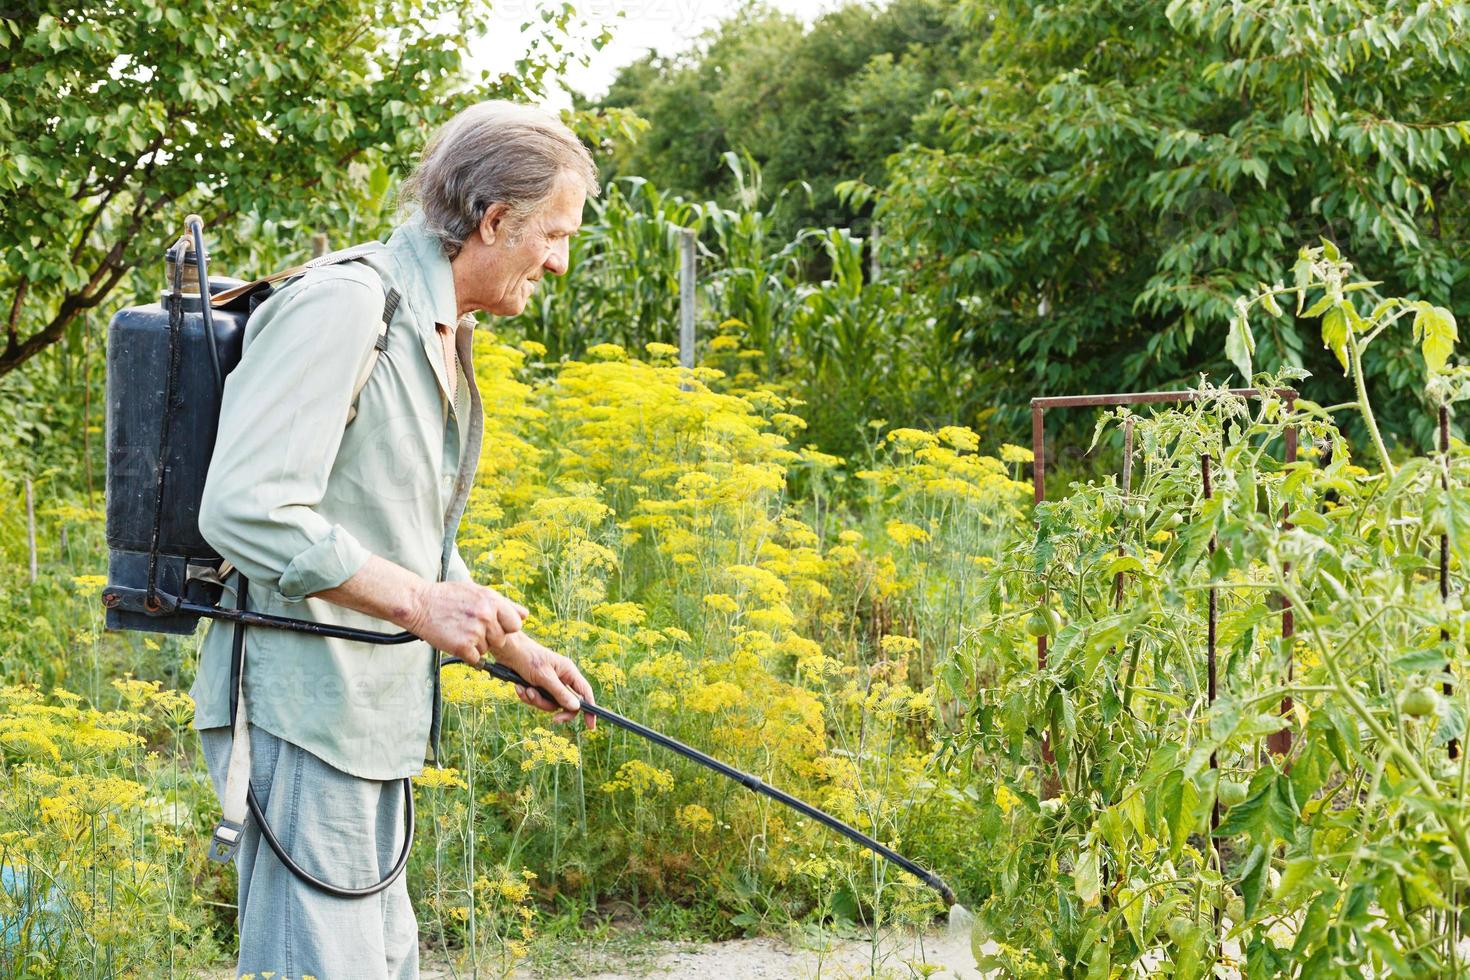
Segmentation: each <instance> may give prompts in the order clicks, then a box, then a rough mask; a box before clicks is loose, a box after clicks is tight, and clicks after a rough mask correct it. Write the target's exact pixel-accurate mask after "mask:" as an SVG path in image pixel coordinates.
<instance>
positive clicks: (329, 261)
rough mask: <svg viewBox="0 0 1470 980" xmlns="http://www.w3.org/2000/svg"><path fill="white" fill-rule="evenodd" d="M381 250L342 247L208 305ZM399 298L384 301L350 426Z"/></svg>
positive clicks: (369, 245) (392, 294) (373, 245)
mask: <svg viewBox="0 0 1470 980" xmlns="http://www.w3.org/2000/svg"><path fill="white" fill-rule="evenodd" d="M382 248H383V243H382V242H363V243H362V244H361V245H353V246H351V247H350V248H343V249H338V250H337V251H335V252H328V253H327V254H326V255H321V256H318V257H317V258H314V259H312V260H311V261H310V262H304V263H302V264H301V265H293V266H291V267H290V268H289V269H282V270H281V271H279V272H273V273H271V274H270V275H268V276H262V277H261V278H259V279H256V280H255V281H254V282H247V283H245V284H244V285H243V286H235V287H234V288H232V289H226V290H223V291H221V292H218V293H215V294H214V295H213V296H211V297H210V300H209V305H211V306H224V305H225V304H227V303H229V302H230V301H232V300H234V299H237V298H239V297H241V296H244V295H245V294H247V293H249V292H251V291H253V290H256V289H259V288H260V287H261V286H265V285H268V284H274V283H278V282H281V281H282V280H285V279H291V278H294V277H296V276H299V275H302V274H303V273H305V272H307V271H308V270H310V269H315V268H317V267H318V266H324V265H338V264H340V263H342V262H352V261H356V260H358V259H363V260H366V259H368V257H369V256H371V255H374V254H375V253H377V252H379V251H381V250H382ZM366 264H367V265H369V266H372V267H373V269H374V271H377V268H376V266H374V264H373V263H372V262H371V261H367V262H366ZM399 299H400V295H399V292H398V290H397V289H390V290H388V295H387V296H386V297H385V298H384V301H383V322H382V326H380V327H379V328H378V339H377V341H376V342H374V344H373V349H372V350H371V351H370V352H369V353H368V359H367V363H366V364H364V365H363V368H362V372H361V373H360V374H358V376H357V381H356V382H355V383H354V384H353V386H352V407H351V408H349V409H348V410H347V424H348V425H351V424H352V420H353V419H355V418H357V396H358V395H360V394H362V389H363V388H364V387H366V385H367V383H368V378H369V377H371V376H372V373H373V368H375V367H377V366H378V355H380V354H381V353H382V352H383V351H385V350H387V349H388V324H390V323H392V322H393V314H394V313H396V312H397V311H398V301H399Z"/></svg>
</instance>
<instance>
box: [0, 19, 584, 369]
mask: <svg viewBox="0 0 1470 980" xmlns="http://www.w3.org/2000/svg"><path fill="white" fill-rule="evenodd" d="M487 16H488V11H487V8H486V7H485V5H483V4H479V3H474V2H469V0H425V2H422V3H414V4H408V3H401V2H390V0H331V2H326V3H314V4H305V5H295V6H293V5H289V4H285V5H283V4H277V3H269V2H265V0H239V2H236V3H231V4H218V3H205V2H204V0H182V2H175V3H169V4H160V3H155V2H152V0H102V2H98V3H89V4H60V3H51V4H45V5H41V4H32V5H29V6H23V7H22V8H21V9H19V10H18V11H12V12H11V13H10V14H9V15H8V16H7V19H5V20H3V21H0V145H3V146H4V147H5V152H4V153H3V154H0V257H3V263H0V297H4V299H0V317H4V323H5V339H4V343H3V348H0V376H3V375H5V374H7V373H8V372H10V371H12V370H14V369H15V368H16V367H18V366H19V365H21V364H23V363H24V362H25V361H27V360H28V359H30V358H31V357H33V356H35V355H36V354H37V353H39V352H41V351H42V350H44V349H46V348H47V347H48V346H50V345H52V344H55V343H56V342H57V341H58V340H60V339H61V338H62V337H63V336H65V335H66V333H67V331H68V328H70V327H73V326H74V325H75V324H76V323H77V320H78V317H79V316H80V315H81V314H82V313H83V312H84V311H86V310H89V309H93V308H95V307H97V306H99V304H101V303H103V302H104V301H105V300H106V299H107V298H108V296H109V295H111V294H112V292H113V290H114V289H115V288H117V287H118V285H119V284H120V283H123V282H124V280H125V277H127V276H128V275H129V273H130V272H131V271H132V270H134V269H137V268H139V267H140V266H144V267H149V268H151V267H152V266H153V264H154V263H156V261H157V260H158V258H159V257H160V255H161V254H162V252H163V250H164V249H165V248H166V247H167V245H168V243H169V242H170V240H171V239H172V238H173V237H174V236H175V235H177V234H178V232H179V230H180V228H181V226H182V218H183V216H184V215H185V214H186V213H187V212H189V211H197V212H199V213H200V214H201V215H203V217H204V218H205V220H206V222H207V223H208V224H210V225H211V226H213V227H214V228H216V229H219V230H220V235H219V237H220V241H219V242H218V243H217V247H218V251H219V252H220V253H221V257H223V258H224V259H226V260H227V261H228V259H230V258H231V257H232V255H234V256H239V255H240V254H241V249H242V248H243V247H245V246H246V242H245V239H242V238H241V237H239V236H231V235H228V234H227V233H228V232H234V231H239V230H240V229H241V228H242V227H243V225H242V224H241V221H243V220H244V219H247V218H248V220H249V227H251V228H253V229H255V230H257V231H259V230H260V229H270V228H273V227H275V226H276V224H277V223H279V222H287V223H290V224H291V225H292V226H293V227H294V226H295V225H297V224H300V225H306V226H311V225H315V224H319V223H320V224H323V225H326V226H328V227H332V228H334V229H341V228H342V227H343V226H344V224H347V223H348V219H349V218H350V217H351V216H352V214H353V213H354V210H355V209H356V208H357V207H358V206H359V205H361V204H363V203H365V202H371V203H373V204H374V205H376V204H377V203H378V202H380V201H381V199H382V196H383V193H384V191H385V189H386V187H387V186H388V184H389V179H390V177H389V175H390V172H391V171H392V170H393V169H394V168H400V169H401V168H402V167H403V166H404V165H405V164H406V163H408V162H409V161H411V159H412V157H413V155H414V154H415V153H416V151H417V150H418V149H419V148H420V147H421V145H422V143H423V141H424V139H425V137H426V136H427V135H428V133H429V132H430V131H431V128H432V126H433V125H434V124H435V123H436V122H438V121H439V120H441V119H443V118H444V117H446V116H447V115H448V114H449V113H451V112H453V111H454V110H456V109H457V108H459V107H460V106H461V105H462V104H463V103H465V102H467V101H471V100H475V99H481V98H488V97H510V98H514V97H524V96H527V95H531V94H534V93H535V92H537V91H538V90H539V87H540V85H541V82H542V79H543V77H544V75H545V73H546V72H547V71H549V70H551V69H552V68H554V67H555V66H557V65H559V64H561V63H563V62H565V61H566V60H567V59H568V58H569V57H571V56H572V54H571V48H569V47H567V46H566V45H564V44H562V43H561V42H562V41H563V40H564V38H565V35H566V33H567V29H568V26H569V25H570V24H571V23H572V19H573V17H574V13H573V11H572V9H571V7H570V6H563V7H562V8H560V11H559V13H558V14H557V16H555V17H554V18H552V19H551V20H549V21H547V22H546V23H544V24H543V25H542V27H541V30H542V32H543V33H542V34H541V35H539V36H538V37H537V38H535V39H534V40H533V43H532V47H531V52H530V54H528V56H527V57H526V58H525V59H524V60H523V61H522V62H521V64H520V65H519V66H518V73H517V74H514V75H503V76H500V77H493V78H492V77H490V76H489V75H488V73H483V72H482V73H480V77H478V78H477V79H470V78H467V77H466V76H467V73H466V72H465V70H464V64H463V59H464V55H465V51H466V45H467V43H468V40H469V39H470V38H472V37H474V36H475V35H476V34H478V33H480V32H482V31H483V29H484V26H485V22H486V18H487ZM349 168H351V169H349ZM349 175H350V177H349ZM255 244H258V243H255ZM252 247H253V246H252ZM250 254H251V255H252V256H253V255H254V253H250ZM227 267H228V266H227V265H222V268H227ZM242 267H243V266H242ZM140 288H141V285H140Z"/></svg>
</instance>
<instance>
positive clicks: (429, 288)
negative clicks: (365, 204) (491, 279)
mask: <svg viewBox="0 0 1470 980" xmlns="http://www.w3.org/2000/svg"><path fill="white" fill-rule="evenodd" d="M388 247H389V248H391V249H395V250H398V251H400V252H401V254H402V256H403V258H404V259H406V260H407V261H405V262H404V263H403V264H404V265H406V266H408V267H409V268H411V269H412V270H413V274H414V275H416V276H417V277H418V280H419V282H418V285H419V289H420V290H422V293H423V298H424V299H425V300H426V301H427V304H428V308H429V311H430V312H431V313H432V315H433V317H434V321H435V322H436V323H439V324H441V325H443V326H445V327H448V328H449V329H450V330H453V329H454V328H455V325H456V324H457V323H458V322H459V316H458V310H459V306H458V304H457V303H456V302H455V297H454V271H453V270H452V269H451V268H450V265H449V260H448V259H446V258H445V257H444V253H443V252H442V251H441V250H440V248H439V239H438V238H437V237H436V236H435V235H434V234H433V233H432V232H430V231H429V229H428V228H427V227H426V226H425V223H424V214H423V212H422V211H415V212H414V213H413V215H412V216H411V217H410V218H408V220H406V221H404V222H403V223H402V224H400V225H399V226H398V227H397V228H395V229H393V234H392V235H391V236H389V238H388Z"/></svg>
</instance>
